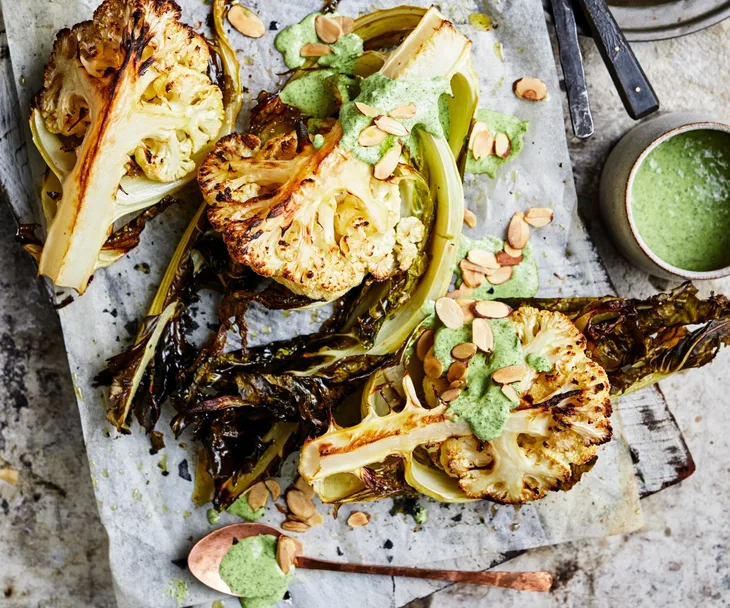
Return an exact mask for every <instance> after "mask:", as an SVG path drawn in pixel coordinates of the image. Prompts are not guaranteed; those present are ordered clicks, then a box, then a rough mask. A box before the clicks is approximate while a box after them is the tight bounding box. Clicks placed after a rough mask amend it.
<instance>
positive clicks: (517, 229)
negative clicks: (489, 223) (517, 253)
mask: <svg viewBox="0 0 730 608" xmlns="http://www.w3.org/2000/svg"><path fill="white" fill-rule="evenodd" d="M528 240H530V227H529V226H528V225H527V222H525V214H524V213H522V212H521V211H518V212H517V213H515V214H514V215H513V216H512V219H511V220H510V222H509V228H508V229H507V242H508V243H509V244H510V247H514V248H515V249H524V248H525V246H526V245H527V241H528Z"/></svg>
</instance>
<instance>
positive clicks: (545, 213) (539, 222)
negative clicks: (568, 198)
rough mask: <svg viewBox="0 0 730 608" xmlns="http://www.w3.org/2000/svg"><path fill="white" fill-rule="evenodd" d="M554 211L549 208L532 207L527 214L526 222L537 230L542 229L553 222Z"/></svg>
mask: <svg viewBox="0 0 730 608" xmlns="http://www.w3.org/2000/svg"><path fill="white" fill-rule="evenodd" d="M553 216H554V213H553V210H552V209H550V208H549V207H532V208H531V209H528V210H527V213H525V221H526V222H527V223H528V224H530V226H534V227H535V228H542V227H543V226H547V225H548V224H549V223H550V222H552V221H553Z"/></svg>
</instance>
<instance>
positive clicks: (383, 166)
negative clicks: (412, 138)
mask: <svg viewBox="0 0 730 608" xmlns="http://www.w3.org/2000/svg"><path fill="white" fill-rule="evenodd" d="M402 151H403V145H402V144H401V143H400V142H398V143H396V145H395V146H393V147H392V148H391V149H390V150H388V151H387V152H386V153H385V154H383V157H382V158H381V159H380V160H379V161H378V164H376V165H375V168H374V170H373V175H374V176H375V179H380V180H384V179H388V178H389V177H390V176H391V175H393V171H395V169H396V167H397V166H398V161H400V154H401V152H402Z"/></svg>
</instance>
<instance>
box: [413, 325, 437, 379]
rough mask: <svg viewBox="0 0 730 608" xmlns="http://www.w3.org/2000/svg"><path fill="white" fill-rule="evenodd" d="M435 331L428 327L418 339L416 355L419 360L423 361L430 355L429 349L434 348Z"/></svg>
mask: <svg viewBox="0 0 730 608" xmlns="http://www.w3.org/2000/svg"><path fill="white" fill-rule="evenodd" d="M435 333H436V332H434V331H433V329H427V330H426V331H424V332H423V333H422V334H421V335H420V336H419V337H418V340H416V357H418V360H419V361H423V360H424V359H425V358H426V356H427V355H428V351H430V350H431V349H432V348H433V341H434V336H435ZM440 375H441V374H439V376H440Z"/></svg>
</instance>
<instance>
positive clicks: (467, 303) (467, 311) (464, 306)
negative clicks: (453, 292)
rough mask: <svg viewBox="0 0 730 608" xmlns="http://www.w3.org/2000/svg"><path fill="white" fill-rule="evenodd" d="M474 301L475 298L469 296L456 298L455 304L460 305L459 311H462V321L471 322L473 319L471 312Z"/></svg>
mask: <svg viewBox="0 0 730 608" xmlns="http://www.w3.org/2000/svg"><path fill="white" fill-rule="evenodd" d="M462 289H463V287H462ZM470 291H471V290H470ZM474 302H476V300H472V299H470V298H461V299H459V300H457V304H459V306H460V307H461V312H463V313H464V323H471V322H472V321H473V320H474V313H473V312H472V306H473V305H474Z"/></svg>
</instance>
